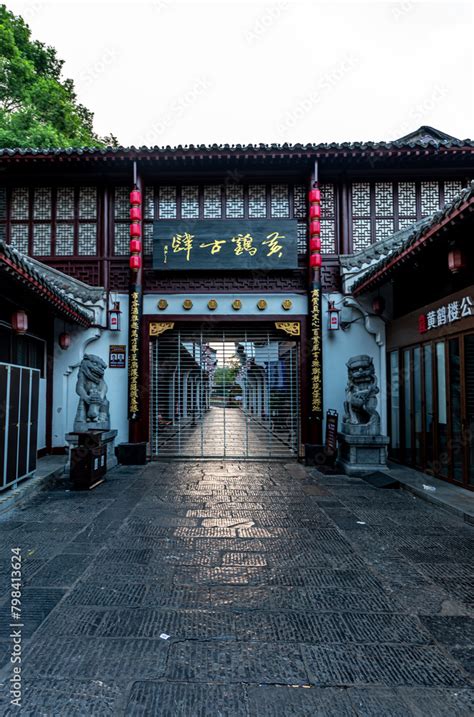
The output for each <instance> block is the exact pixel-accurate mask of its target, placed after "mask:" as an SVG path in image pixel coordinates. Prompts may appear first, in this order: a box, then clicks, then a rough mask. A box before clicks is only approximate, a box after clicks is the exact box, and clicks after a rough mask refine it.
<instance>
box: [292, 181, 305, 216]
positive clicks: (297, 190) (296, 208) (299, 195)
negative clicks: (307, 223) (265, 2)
mask: <svg viewBox="0 0 474 717" xmlns="http://www.w3.org/2000/svg"><path fill="white" fill-rule="evenodd" d="M306 193H307V189H306V187H305V185H304V184H295V186H294V188H293V216H294V218H295V219H306V217H307V216H308V209H307V202H306Z"/></svg>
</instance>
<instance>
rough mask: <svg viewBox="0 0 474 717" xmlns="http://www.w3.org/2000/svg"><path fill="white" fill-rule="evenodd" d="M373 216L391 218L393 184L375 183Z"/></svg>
mask: <svg viewBox="0 0 474 717" xmlns="http://www.w3.org/2000/svg"><path fill="white" fill-rule="evenodd" d="M375 214H376V216H382V217H393V184H392V183H391V182H376V184H375Z"/></svg>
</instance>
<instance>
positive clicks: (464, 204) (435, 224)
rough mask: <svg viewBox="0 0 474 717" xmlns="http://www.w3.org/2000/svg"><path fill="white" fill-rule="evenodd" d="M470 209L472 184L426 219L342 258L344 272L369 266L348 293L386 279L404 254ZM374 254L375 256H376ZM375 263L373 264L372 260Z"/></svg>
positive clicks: (472, 206)
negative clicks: (365, 265)
mask: <svg viewBox="0 0 474 717" xmlns="http://www.w3.org/2000/svg"><path fill="white" fill-rule="evenodd" d="M468 207H469V210H470V211H473V210H474V181H473V182H471V184H470V185H469V186H468V187H466V188H465V189H463V190H462V192H460V193H459V194H458V195H457V196H456V197H455V198H454V199H453V201H452V202H449V204H446V206H445V207H444V208H443V209H441V210H440V211H438V212H435V213H434V214H432V215H431V216H430V217H425V218H424V219H422V220H420V221H418V222H416V223H415V224H412V226H411V227H408V228H407V229H404V230H402V231H401V232H396V234H393V235H392V236H390V237H388V238H387V239H383V240H382V241H380V242H377V243H376V244H373V245H372V246H371V247H368V248H367V249H365V250H363V251H361V252H358V253H357V254H354V255H353V256H351V257H343V258H342V259H341V262H342V264H343V266H344V267H346V268H347V269H349V270H350V269H356V268H361V267H363V266H364V264H370V266H368V268H367V270H366V271H365V272H364V273H363V274H362V275H360V276H359V277H358V278H357V279H356V280H355V282H354V283H353V284H352V291H353V293H355V294H359V293H361V292H362V291H365V290H368V289H370V288H372V287H373V286H375V284H376V283H379V280H381V279H382V280H383V279H385V278H386V275H387V273H388V272H389V271H390V272H391V271H393V270H394V269H395V268H398V266H399V264H400V260H401V259H402V257H403V258H404V257H405V256H406V255H407V254H408V253H410V252H412V251H416V250H417V249H420V248H422V247H423V246H424V244H425V243H426V241H427V240H428V239H430V238H431V237H432V236H434V235H435V234H436V232H437V230H438V229H440V228H441V227H444V226H446V224H449V222H450V221H452V220H453V219H454V218H455V217H457V216H458V214H459V213H460V212H461V211H463V210H464V209H466V208H468ZM377 254H378V257H377ZM374 260H375V261H374Z"/></svg>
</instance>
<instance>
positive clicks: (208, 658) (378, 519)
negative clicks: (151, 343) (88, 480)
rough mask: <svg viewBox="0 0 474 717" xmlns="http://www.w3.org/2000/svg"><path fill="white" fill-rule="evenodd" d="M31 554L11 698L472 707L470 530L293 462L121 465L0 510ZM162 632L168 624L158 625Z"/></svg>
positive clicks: (412, 712) (40, 711) (202, 707)
mask: <svg viewBox="0 0 474 717" xmlns="http://www.w3.org/2000/svg"><path fill="white" fill-rule="evenodd" d="M0 529H1V533H0V541H1V545H2V553H1V555H2V557H1V562H0V585H1V586H2V593H1V595H2V597H1V606H2V610H1V619H2V622H1V626H0V627H1V631H0V635H1V639H0V656H1V657H2V659H3V662H2V664H3V671H2V673H1V675H2V681H3V683H4V686H6V684H7V680H8V678H9V675H10V673H9V667H8V665H6V660H7V659H8V654H9V649H10V645H9V643H8V638H7V636H8V634H9V630H8V624H9V612H8V607H7V604H6V602H5V601H6V600H7V597H8V595H7V590H8V577H9V551H10V548H11V547H12V546H20V547H21V548H22V551H23V563H24V565H23V572H24V594H23V613H22V618H23V624H24V627H23V640H24V642H23V658H24V662H23V708H22V709H21V710H19V709H18V708H13V707H9V705H8V700H9V698H8V694H6V692H5V690H4V694H3V697H2V698H1V699H2V700H3V701H2V702H0V714H2V715H5V716H7V715H8V716H9V715H35V717H36V716H37V715H48V716H50V715H51V716H56V715H58V716H59V715H61V717H63V716H66V717H68V716H69V715H88V716H89V715H92V716H94V715H97V716H99V715H100V717H104V716H107V715H127V717H128V716H132V717H135V716H138V715H164V716H166V717H194V716H199V717H208V716H209V717H214V716H215V717H217V716H219V717H222V716H224V715H228V716H232V717H240V716H244V715H245V716H246V717H269V716H270V715H271V716H274V717H276V716H285V717H287V716H288V715H290V716H291V715H297V716H298V717H300V716H303V717H304V716H306V715H307V716H308V717H309V716H311V717H336V716H337V717H346V716H347V717H349V715H351V716H352V717H355V716H359V717H361V716H368V715H372V716H374V717H413V716H416V717H420V716H421V715H429V717H460V716H461V715H472V714H474V700H473V693H472V691H471V690H470V687H472V671H473V647H472V645H473V635H474V633H473V622H472V620H471V616H472V612H471V611H472V609H473V607H474V605H473V602H474V591H473V589H472V588H473V585H472V575H473V573H472V564H473V545H474V531H473V529H472V528H471V527H469V526H467V525H466V524H463V523H462V522H460V521H459V520H458V519H457V518H456V517H454V516H453V517H451V516H450V515H449V514H447V513H445V512H443V511H441V510H439V509H437V508H435V507H433V506H431V505H429V504H426V503H424V502H423V501H420V500H419V499H417V498H414V497H412V496H410V495H409V494H407V493H400V492H398V491H384V490H380V489H376V488H372V487H370V486H369V485H368V484H366V483H363V482H362V481H359V480H355V479H347V478H341V477H331V478H329V477H326V478H321V479H320V480H310V479H308V478H307V476H306V474H305V472H304V470H303V469H302V468H301V467H300V466H297V465H296V464H293V465H288V466H286V467H285V466H284V465H282V464H269V463H253V464H242V463H240V464H239V463H228V464H225V463H224V464H222V463H217V462H216V463H201V464H198V463H193V464H189V463H188V464H184V463H183V464H176V463H175V464H154V465H149V466H147V467H145V468H143V469H142V468H120V469H118V470H115V471H113V472H112V473H111V474H110V479H109V480H108V481H107V483H105V484H104V485H102V486H100V487H99V488H97V489H96V490H95V491H93V492H91V493H66V492H64V490H59V489H58V490H57V491H55V492H49V493H43V494H41V495H40V496H39V497H37V498H35V499H34V501H33V502H32V503H30V504H29V505H27V506H26V507H25V508H24V509H23V510H16V511H15V512H12V513H10V514H8V515H7V516H3V517H2V519H1V522H0ZM163 633H165V634H167V635H169V636H170V637H169V639H163V637H162V635H163Z"/></svg>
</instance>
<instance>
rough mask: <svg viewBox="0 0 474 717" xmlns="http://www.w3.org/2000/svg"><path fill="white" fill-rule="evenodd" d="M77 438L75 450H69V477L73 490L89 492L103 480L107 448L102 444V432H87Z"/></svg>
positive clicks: (78, 434)
mask: <svg viewBox="0 0 474 717" xmlns="http://www.w3.org/2000/svg"><path fill="white" fill-rule="evenodd" d="M77 436H78V445H77V448H72V449H71V469H70V477H71V481H72V484H73V487H74V489H75V490H90V489H91V488H95V486H96V485H99V483H102V482H103V481H104V480H105V478H104V476H105V474H106V473H107V447H106V446H105V445H104V444H103V443H102V431H87V432H83V433H77Z"/></svg>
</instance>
